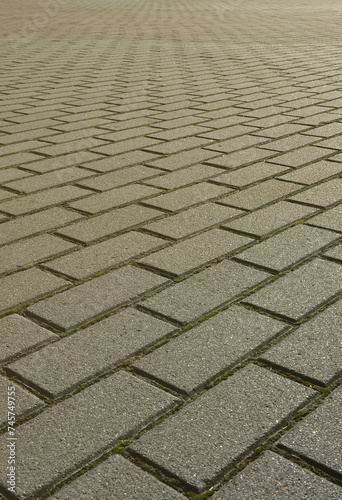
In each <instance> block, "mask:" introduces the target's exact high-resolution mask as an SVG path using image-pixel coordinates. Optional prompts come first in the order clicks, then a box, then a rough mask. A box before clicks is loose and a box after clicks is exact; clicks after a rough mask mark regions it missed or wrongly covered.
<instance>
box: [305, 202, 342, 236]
mask: <svg viewBox="0 0 342 500" xmlns="http://www.w3.org/2000/svg"><path fill="white" fill-rule="evenodd" d="M308 224H312V225H313V226H318V227H324V228H327V229H332V230H333V231H338V232H340V233H342V205H339V206H337V207H335V208H331V209H330V210H326V211H325V212H323V213H322V214H319V215H316V217H312V218H311V219H309V220H308Z"/></svg>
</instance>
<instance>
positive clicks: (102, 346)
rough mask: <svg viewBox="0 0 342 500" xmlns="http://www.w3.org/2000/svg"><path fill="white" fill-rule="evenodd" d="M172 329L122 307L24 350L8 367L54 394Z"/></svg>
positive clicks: (44, 390) (130, 353)
mask: <svg viewBox="0 0 342 500" xmlns="http://www.w3.org/2000/svg"><path fill="white" fill-rule="evenodd" d="M175 331H176V329H175V327H174V326H172V325H170V324H167V323H165V322H164V321H161V320H159V319H156V318H153V317H151V316H148V315H147V314H144V313H142V312H140V311H136V310H134V309H125V310H124V311H123V312H120V313H118V314H116V315H114V316H110V317H109V318H106V319H104V320H102V321H100V322H99V323H95V324H94V325H92V326H89V327H87V328H85V329H82V330H79V331H78V332H76V333H74V334H73V335H70V336H68V337H64V338H63V339H62V340H60V341H59V342H55V343H53V344H51V345H48V346H46V347H43V348H42V349H40V350H39V351H37V352H34V353H33V354H28V355H27V356H25V357H24V358H22V359H20V360H19V361H16V362H14V363H12V364H10V365H9V366H8V370H9V373H10V374H11V375H15V376H18V377H19V378H20V379H21V380H24V381H25V382H26V383H28V384H30V385H32V386H33V387H35V388H37V389H38V390H39V391H42V392H44V393H45V394H47V395H48V396H52V397H56V396H60V395H62V394H63V393H65V392H67V391H70V390H72V389H74V388H75V387H77V386H79V385H81V384H83V383H84V382H86V381H87V380H89V379H91V378H95V377H96V375H98V374H101V373H104V372H106V371H108V370H110V369H112V368H114V367H115V366H117V365H119V364H121V363H123V362H124V361H125V360H126V359H128V358H129V357H132V356H134V355H136V354H138V353H139V352H140V351H142V350H143V349H146V348H147V347H149V346H151V345H153V344H156V343H158V342H160V341H161V340H163V339H164V338H165V337H167V336H169V335H171V334H172V333H173V332H175ZM94 345H96V349H94ZM80 352H82V356H80Z"/></svg>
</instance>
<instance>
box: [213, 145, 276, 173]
mask: <svg viewBox="0 0 342 500" xmlns="http://www.w3.org/2000/svg"><path fill="white" fill-rule="evenodd" d="M274 155H275V153H274V152H272V153H271V152H270V151H263V150H262V149H257V148H248V149H246V150H241V151H237V152H235V153H229V154H226V155H222V156H220V157H216V158H213V159H210V160H209V162H208V163H210V165H217V166H218V167H223V168H237V167H242V166H243V165H248V164H250V163H255V162H257V161H259V160H264V159H268V161H270V160H269V158H270V157H271V156H274Z"/></svg>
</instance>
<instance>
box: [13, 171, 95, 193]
mask: <svg viewBox="0 0 342 500" xmlns="http://www.w3.org/2000/svg"><path fill="white" fill-rule="evenodd" d="M92 175H95V172H91V171H90V170H85V169H82V168H78V167H67V168H63V169H60V170H54V171H53V172H48V173H47V174H42V175H33V176H31V177H29V178H28V179H22V180H19V181H12V182H8V183H7V184H4V185H5V186H7V187H9V188H11V189H15V190H17V191H20V192H22V193H33V192H34V191H39V190H40V189H48V188H50V187H56V186H60V185H62V184H67V183H68V182H73V181H76V180H79V179H83V178H84V177H89V176H92Z"/></svg>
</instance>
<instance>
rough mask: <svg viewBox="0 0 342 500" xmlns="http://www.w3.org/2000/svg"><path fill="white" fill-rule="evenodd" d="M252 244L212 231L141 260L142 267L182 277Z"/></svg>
mask: <svg viewBox="0 0 342 500" xmlns="http://www.w3.org/2000/svg"><path fill="white" fill-rule="evenodd" d="M252 241H253V240H251V239H250V238H246V237H245V236H240V235H238V234H233V233H228V232H227V231H222V230H220V229H212V230H211V231H207V232H206V233H202V234H199V235H197V236H194V237H193V238H190V239H187V240H185V241H181V242H180V243H177V244H174V245H172V246H170V247H168V248H164V249H162V250H159V251H158V252H155V253H153V254H151V255H149V256H147V257H143V258H142V259H140V260H138V263H139V264H144V265H146V266H150V267H152V268H154V269H159V270H162V271H166V272H167V273H168V274H170V275H173V276H180V275H182V274H185V273H189V272H191V271H194V270H195V269H196V268H198V267H201V266H203V265H204V264H207V263H209V262H211V261H213V260H215V259H218V258H220V257H224V256H226V255H229V254H230V253H233V252H235V251H237V250H239V249H240V248H242V247H244V246H245V245H248V243H251V242H252Z"/></svg>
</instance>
